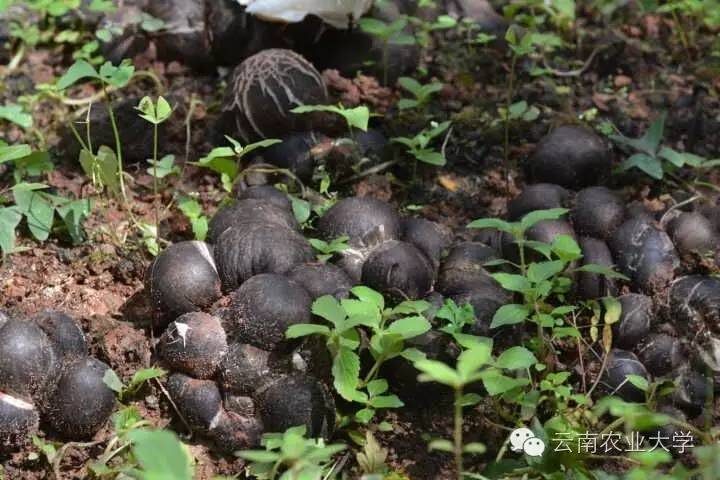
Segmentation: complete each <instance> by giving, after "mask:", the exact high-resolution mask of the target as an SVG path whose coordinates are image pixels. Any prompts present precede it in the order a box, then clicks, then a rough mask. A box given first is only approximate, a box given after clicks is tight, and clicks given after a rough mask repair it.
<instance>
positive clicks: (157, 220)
mask: <svg viewBox="0 0 720 480" xmlns="http://www.w3.org/2000/svg"><path fill="white" fill-rule="evenodd" d="M157 151H158V124H157V123H154V124H153V209H154V210H155V237H157V236H158V235H159V234H160V212H159V211H158V175H157V162H158V154H157Z"/></svg>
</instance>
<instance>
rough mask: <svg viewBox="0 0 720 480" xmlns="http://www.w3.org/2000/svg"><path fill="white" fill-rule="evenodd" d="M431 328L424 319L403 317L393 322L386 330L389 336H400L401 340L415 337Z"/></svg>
mask: <svg viewBox="0 0 720 480" xmlns="http://www.w3.org/2000/svg"><path fill="white" fill-rule="evenodd" d="M431 328H432V325H430V322H428V321H427V319H426V318H425V317H421V316H417V317H405V318H401V319H399V320H396V321H394V322H393V323H391V324H390V326H389V327H388V328H387V332H388V333H390V334H397V335H400V336H401V337H402V338H403V339H408V338H413V337H417V336H418V335H422V334H423V333H425V332H427V331H428V330H430V329H431Z"/></svg>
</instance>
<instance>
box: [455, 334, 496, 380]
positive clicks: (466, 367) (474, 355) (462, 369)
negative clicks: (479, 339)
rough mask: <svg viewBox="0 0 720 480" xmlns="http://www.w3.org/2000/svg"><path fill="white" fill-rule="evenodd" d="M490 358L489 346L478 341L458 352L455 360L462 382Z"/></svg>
mask: <svg viewBox="0 0 720 480" xmlns="http://www.w3.org/2000/svg"><path fill="white" fill-rule="evenodd" d="M490 360H491V351H490V346H489V345H487V344H483V343H478V344H477V345H475V346H473V347H472V348H470V349H469V350H465V351H464V352H462V353H461V354H460V356H459V357H458V362H457V372H458V374H459V375H460V377H461V378H462V380H463V382H467V381H468V379H469V378H470V377H471V375H472V374H474V373H475V372H477V371H478V370H479V369H480V367H482V366H484V365H486V364H487V363H488V362H489V361H490Z"/></svg>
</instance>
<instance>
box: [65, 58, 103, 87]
mask: <svg viewBox="0 0 720 480" xmlns="http://www.w3.org/2000/svg"><path fill="white" fill-rule="evenodd" d="M85 78H96V79H99V78H100V75H99V74H98V72H97V70H95V67H93V66H92V65H90V64H89V63H88V62H86V61H85V60H77V61H76V62H75V63H73V64H72V65H71V66H70V68H69V69H68V71H67V72H65V74H64V75H63V76H62V77H60V80H58V82H57V85H56V86H57V88H58V89H59V90H65V89H66V88H68V87H70V86H71V85H74V84H75V83H77V82H78V81H80V80H83V79H85Z"/></svg>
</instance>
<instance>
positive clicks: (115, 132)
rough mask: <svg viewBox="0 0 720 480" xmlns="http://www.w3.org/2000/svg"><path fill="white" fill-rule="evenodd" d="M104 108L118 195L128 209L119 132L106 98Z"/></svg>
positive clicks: (113, 113)
mask: <svg viewBox="0 0 720 480" xmlns="http://www.w3.org/2000/svg"><path fill="white" fill-rule="evenodd" d="M103 90H105V85H103ZM105 106H106V107H107V110H108V115H110V125H111V126H112V131H113V136H114V137H115V153H116V155H117V162H118V176H119V179H118V181H119V183H120V194H121V195H122V199H123V204H124V205H125V208H126V209H129V207H130V206H129V204H128V198H127V192H126V191H125V171H124V170H123V156H122V144H121V143H120V132H119V131H118V127H117V121H116V119H115V112H113V109H112V106H111V105H110V102H109V101H108V100H107V96H106V98H105Z"/></svg>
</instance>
